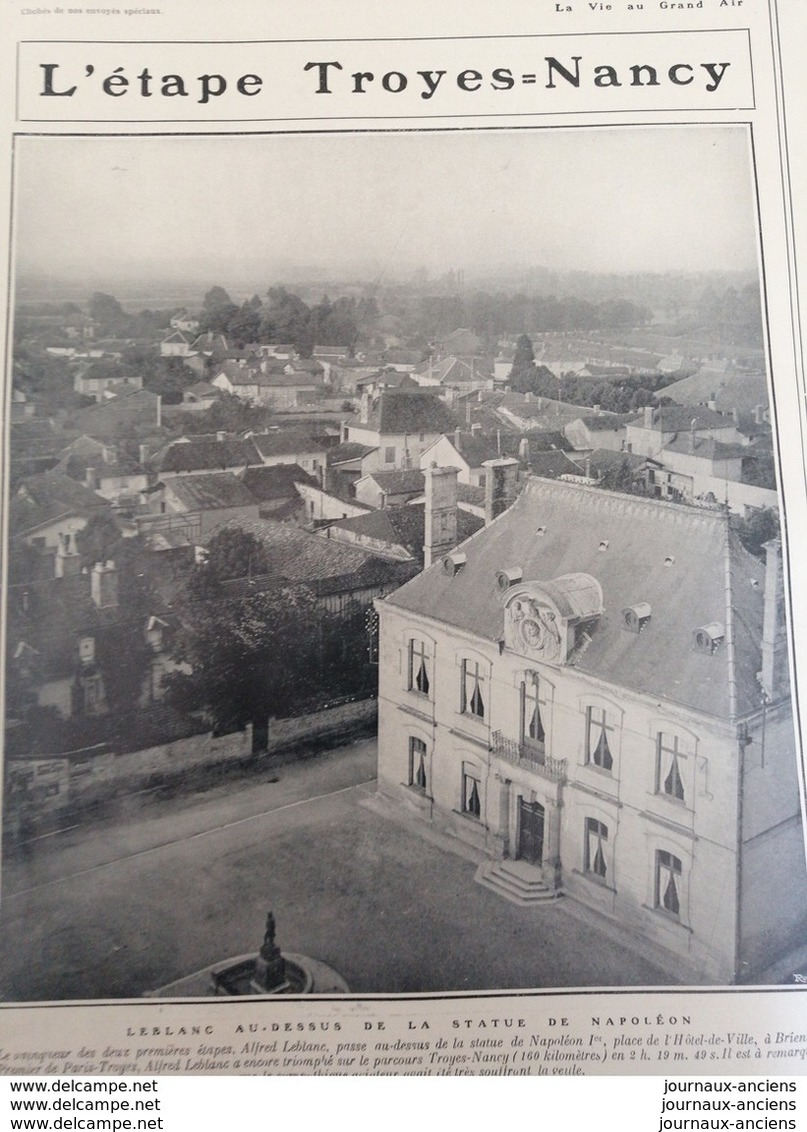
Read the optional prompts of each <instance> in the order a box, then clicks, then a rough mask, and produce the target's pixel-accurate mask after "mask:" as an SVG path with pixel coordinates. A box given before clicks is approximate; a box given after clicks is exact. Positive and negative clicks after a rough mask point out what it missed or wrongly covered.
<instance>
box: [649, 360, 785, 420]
mask: <svg viewBox="0 0 807 1132" xmlns="http://www.w3.org/2000/svg"><path fill="white" fill-rule="evenodd" d="M656 396H657V397H669V398H670V400H671V401H675V403H676V404H678V405H691V406H700V405H705V404H706V403H707V402H709V401H711V400H712V399H713V398H714V401H715V403H716V405H717V408H718V410H719V411H720V410H722V411H723V412H731V410H732V409H737V410H739V412H741V413H748V412H752V411H753V410H754V409H755V408H756V407H757V405H764V406H767V404H768V379H767V377H766V376H765V374H764V373H728V374H725V373H724V374H721V375H719V376H717V377H716V376H715V374H714V373H713V372H712V371H708V370H704V369H701V370H700V371H699V372H698V373H695V374H692V376H691V377H684V378H682V379H681V380H680V381H675V382H673V384H672V385H666V386H665V387H664V388H663V389H660V390H659V391H658V393H657V394H656Z"/></svg>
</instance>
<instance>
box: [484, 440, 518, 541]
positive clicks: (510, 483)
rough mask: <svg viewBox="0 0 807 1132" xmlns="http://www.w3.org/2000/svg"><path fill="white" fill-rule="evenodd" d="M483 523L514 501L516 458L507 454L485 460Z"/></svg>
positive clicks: (489, 521) (516, 478) (516, 481)
mask: <svg viewBox="0 0 807 1132" xmlns="http://www.w3.org/2000/svg"><path fill="white" fill-rule="evenodd" d="M482 467H483V468H487V472H486V473H485V525H487V524H488V523H492V522H493V520H494V519H495V518H497V516H499V515H501V514H502V512H503V511H506V510H507V508H508V507H509V506H510V505H511V504H512V503H514V502H515V498H516V485H517V483H518V460H513V459H512V458H511V457H509V456H504V457H501V456H500V457H499V458H498V459H497V460H485V461H483V464H482Z"/></svg>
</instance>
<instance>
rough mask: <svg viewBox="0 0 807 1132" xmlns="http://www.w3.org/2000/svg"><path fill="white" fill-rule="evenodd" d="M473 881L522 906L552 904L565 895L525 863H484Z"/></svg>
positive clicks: (535, 869)
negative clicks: (551, 886)
mask: <svg viewBox="0 0 807 1132" xmlns="http://www.w3.org/2000/svg"><path fill="white" fill-rule="evenodd" d="M474 880H475V881H476V882H477V884H481V885H483V886H484V887H485V888H489V889H491V891H492V892H496V893H497V894H498V895H499V896H503V897H504V898H505V900H509V901H510V902H511V903H512V904H519V905H521V907H531V906H533V905H535V904H553V903H555V901H557V900H558V899H559V898H560V897H561V896H562V895H563V892H562V890H561V889H558V888H550V886H549V885H548V884H547V883H546V881H545V880H543V878H542V877H541V873H540V871H539V870H538V869H537V868H535V867H534V866H533V865H529V864H527V863H526V862H525V861H484V862H483V863H482V864H481V865H480V866H479V868H478V869H477V870H476V874H475V876H474Z"/></svg>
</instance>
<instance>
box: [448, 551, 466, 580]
mask: <svg viewBox="0 0 807 1132" xmlns="http://www.w3.org/2000/svg"><path fill="white" fill-rule="evenodd" d="M467 561H468V559H467V557H466V556H465V555H464V554H456V553H455V554H447V555H446V556H445V558H444V559H443V573H445V574H448V576H449V578H453V577H454V575H455V574H459V572H460V570H461V569H462V568H463V566H464V565H465V563H466V562H467Z"/></svg>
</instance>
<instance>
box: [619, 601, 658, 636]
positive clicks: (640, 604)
mask: <svg viewBox="0 0 807 1132" xmlns="http://www.w3.org/2000/svg"><path fill="white" fill-rule="evenodd" d="M650 614H651V609H650V603H649V602H647V601H637V603H636V605H629V606H628V607H627V608H626V609H623V610H622V628H623V629H627V630H628V632H629V633H641V632H642V630H643V629H644V627H645V625H647V623H648V621H649V620H650Z"/></svg>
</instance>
